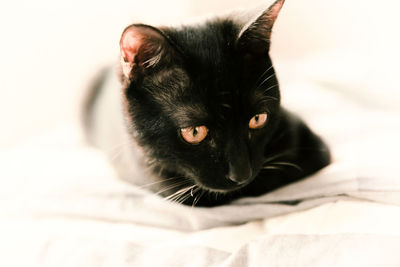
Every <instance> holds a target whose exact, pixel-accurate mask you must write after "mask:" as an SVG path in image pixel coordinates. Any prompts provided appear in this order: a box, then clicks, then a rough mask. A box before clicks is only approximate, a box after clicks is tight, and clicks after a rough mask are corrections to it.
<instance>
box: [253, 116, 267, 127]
mask: <svg viewBox="0 0 400 267" xmlns="http://www.w3.org/2000/svg"><path fill="white" fill-rule="evenodd" d="M267 120H268V114H267V113H261V114H257V115H254V116H253V118H251V119H250V121H249V128H250V129H260V128H262V127H264V126H265V124H266V123H267Z"/></svg>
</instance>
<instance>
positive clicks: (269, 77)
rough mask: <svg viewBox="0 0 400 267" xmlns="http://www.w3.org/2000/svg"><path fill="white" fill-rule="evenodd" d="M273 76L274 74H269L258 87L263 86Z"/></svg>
mask: <svg viewBox="0 0 400 267" xmlns="http://www.w3.org/2000/svg"><path fill="white" fill-rule="evenodd" d="M274 76H275V73H273V74H271V75H270V76H268V77H267V78H266V79H265V80H264V81H263V82H262V83H260V84H259V85H258V86H261V85H263V84H264V83H266V82H267V81H268V80H269V79H271V78H272V77H274Z"/></svg>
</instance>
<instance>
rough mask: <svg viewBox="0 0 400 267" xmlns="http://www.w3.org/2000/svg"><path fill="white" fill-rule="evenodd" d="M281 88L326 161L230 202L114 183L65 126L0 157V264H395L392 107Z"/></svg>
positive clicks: (314, 85) (398, 211) (397, 234)
mask: <svg viewBox="0 0 400 267" xmlns="http://www.w3.org/2000/svg"><path fill="white" fill-rule="evenodd" d="M278 67H279V66H278ZM283 80H284V79H283ZM282 86H283V88H284V89H283V94H284V96H283V97H284V100H285V103H284V104H286V106H288V107H290V108H291V109H292V110H294V111H296V112H298V113H300V114H301V116H303V117H304V118H306V120H307V121H308V122H309V123H310V125H311V127H312V128H313V129H315V130H316V131H317V132H318V133H320V134H321V135H322V136H323V137H324V139H325V140H326V141H327V142H328V143H329V145H330V146H331V149H332V152H333V157H334V160H333V163H332V164H331V165H330V166H328V167H327V168H325V169H323V170H321V171H320V172H318V173H317V174H315V175H314V176H312V177H309V178H307V179H304V180H302V181H299V182H297V183H295V184H291V185H289V186H286V187H284V188H281V189H278V190H276V191H274V192H271V193H268V194H266V195H263V196H260V197H256V198H243V199H239V200H237V201H235V202H234V203H232V204H230V205H225V206H220V207H214V208H192V207H186V206H180V205H177V204H174V203H170V202H167V201H164V200H162V199H161V198H159V197H158V196H155V195H153V194H151V193H149V192H147V191H146V189H145V188H137V187H135V186H133V185H130V184H126V183H124V182H123V181H120V180H119V179H118V178H117V177H116V174H115V173H114V171H113V170H112V168H111V167H110V165H109V164H108V162H107V160H106V159H105V157H104V156H103V155H102V154H101V153H100V152H99V151H96V150H95V149H93V148H90V147H88V146H87V145H86V144H85V143H84V142H83V139H82V137H81V135H80V132H79V130H78V129H77V128H76V127H74V126H71V125H67V126H62V127H60V128H58V129H55V130H54V131H51V132H49V133H48V134H47V135H44V136H41V137H38V138H36V139H35V140H32V141H31V142H26V143H24V144H21V145H20V146H18V147H14V148H10V149H7V150H3V151H1V153H0V162H1V168H0V200H1V201H0V209H1V211H2V212H1V214H0V220H1V228H0V236H1V239H0V254H1V257H0V266H84V267H89V266H398V265H399V264H400V254H399V253H398V251H399V248H400V227H399V226H400V175H399V173H400V166H399V164H398V159H399V156H398V151H400V142H399V141H398V139H399V136H400V112H399V110H398V109H395V108H386V109H382V108H381V107H378V106H374V105H373V103H374V101H373V100H374V99H368V95H367V94H365V92H363V93H361V92H360V93H358V92H353V93H352V94H351V97H349V94H348V92H347V91H346V90H342V89H343V88H341V87H340V86H338V85H335V84H330V85H322V84H321V83H318V82H312V81H296V82H292V83H289V82H286V83H285V81H283V85H282ZM366 99H367V100H368V101H366ZM371 103H372V104H371Z"/></svg>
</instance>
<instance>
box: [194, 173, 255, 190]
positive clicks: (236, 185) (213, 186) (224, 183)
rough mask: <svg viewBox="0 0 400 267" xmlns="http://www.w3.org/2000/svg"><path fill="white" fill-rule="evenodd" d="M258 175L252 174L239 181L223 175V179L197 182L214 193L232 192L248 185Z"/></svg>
mask: <svg viewBox="0 0 400 267" xmlns="http://www.w3.org/2000/svg"><path fill="white" fill-rule="evenodd" d="M255 176H256V175H252V176H251V177H249V178H247V179H243V180H241V181H239V182H236V181H232V180H231V179H229V178H227V177H223V178H222V179H219V180H217V181H218V182H216V180H214V181H213V182H209V181H208V182H204V181H200V180H198V181H196V182H195V183H196V184H197V185H198V186H199V187H200V188H202V189H203V190H206V191H209V192H214V193H231V192H234V191H237V190H240V189H242V188H244V187H246V186H247V185H249V184H250V183H251V182H252V181H253V180H254V178H255Z"/></svg>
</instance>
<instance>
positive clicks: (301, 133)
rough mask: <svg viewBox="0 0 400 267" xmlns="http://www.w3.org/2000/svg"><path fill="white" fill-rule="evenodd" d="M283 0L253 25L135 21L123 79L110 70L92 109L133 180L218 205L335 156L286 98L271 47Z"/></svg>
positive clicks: (126, 37) (100, 134) (95, 137)
mask: <svg viewBox="0 0 400 267" xmlns="http://www.w3.org/2000/svg"><path fill="white" fill-rule="evenodd" d="M283 2H284V1H283V0H278V1H276V2H275V3H274V4H273V5H272V6H270V7H269V8H268V9H267V10H266V11H265V12H263V13H262V14H261V15H260V16H258V18H256V19H255V20H254V21H250V22H249V23H248V24H247V25H246V26H245V25H242V24H241V23H239V22H237V21H235V19H234V18H225V19H215V20H212V21H207V22H205V23H204V24H202V25H197V26H183V27H180V28H171V27H160V28H155V27H152V26H149V25H143V24H134V25H131V26H129V27H127V28H126V29H125V31H124V32H123V34H122V37H121V40H120V46H121V68H120V77H119V78H120V83H119V85H114V84H113V83H112V82H110V81H109V80H110V78H107V77H108V75H106V74H104V73H103V74H102V75H101V77H100V79H99V80H98V82H97V83H96V86H95V87H94V89H93V90H92V92H91V96H90V97H89V98H88V101H87V103H86V109H85V111H86V114H85V121H86V126H87V127H86V129H87V133H88V136H89V140H91V142H92V143H93V144H95V145H97V146H99V147H101V148H102V149H104V150H105V151H106V152H107V153H108V154H109V156H110V157H111V158H112V160H113V162H114V164H115V166H116V169H117V171H118V172H119V174H120V176H121V177H122V178H123V179H125V180H128V181H130V182H132V183H135V184H137V185H144V186H148V188H150V189H151V190H152V191H154V192H156V193H158V194H160V195H162V196H164V197H166V198H167V199H171V200H174V201H177V202H181V203H184V204H188V205H196V206H215V205H220V204H224V203H227V202H229V201H231V200H233V199H237V198H239V197H243V196H258V195H261V194H264V193H266V192H268V191H271V190H273V189H276V188H278V187H281V186H283V185H286V184H288V183H291V182H294V181H298V180H299V179H302V178H304V177H306V176H307V175H310V174H312V173H314V172H316V171H318V170H320V169H321V168H323V167H324V166H326V165H328V164H329V162H330V154H329V151H328V148H327V147H326V145H325V144H324V143H323V142H322V141H321V139H320V138H319V137H317V136H316V135H315V134H314V133H313V132H312V131H311V130H310V129H309V128H308V127H307V126H306V125H305V124H304V123H303V122H302V121H301V120H300V119H299V118H297V117H296V116H294V115H293V114H291V113H289V112H288V111H286V110H284V109H283V108H282V107H281V106H280V93H279V86H278V81H277V78H276V76H275V71H274V68H273V66H272V63H271V59H270V57H269V54H268V53H269V47H270V37H271V30H272V26H273V24H274V22H275V20H276V18H277V16H278V13H279V11H280V9H281V7H282V5H283ZM111 80H112V79H111ZM118 87H119V88H118ZM111 103H112V104H111ZM138 168H141V169H142V170H148V172H145V174H143V173H140V174H139V173H138V170H137V169H138Z"/></svg>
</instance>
